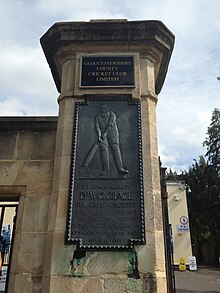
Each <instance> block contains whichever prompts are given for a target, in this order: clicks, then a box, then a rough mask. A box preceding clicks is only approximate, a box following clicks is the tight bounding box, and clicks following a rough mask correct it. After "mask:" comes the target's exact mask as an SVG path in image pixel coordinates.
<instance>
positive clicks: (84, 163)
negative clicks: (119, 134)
mask: <svg viewBox="0 0 220 293" xmlns="http://www.w3.org/2000/svg"><path fill="white" fill-rule="evenodd" d="M98 146H99V144H98V143H96V144H94V145H93V146H92V148H91V150H90V151H89V153H88V155H87V156H86V158H85V160H84V162H83V166H84V167H87V166H88V165H89V163H90V162H91V160H92V158H93V157H94V155H95V152H96V150H97V148H98Z"/></svg>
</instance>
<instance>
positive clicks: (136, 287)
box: [104, 278, 153, 293]
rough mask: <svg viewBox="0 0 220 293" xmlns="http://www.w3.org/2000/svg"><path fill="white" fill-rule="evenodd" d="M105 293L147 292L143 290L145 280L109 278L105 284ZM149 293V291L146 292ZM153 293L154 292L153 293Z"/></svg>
mask: <svg viewBox="0 0 220 293" xmlns="http://www.w3.org/2000/svg"><path fill="white" fill-rule="evenodd" d="M104 287H105V291H104V292H105V293H122V292H123V293H124V292H125V293H137V292H139V293H142V292H145V291H144V289H143V280H141V279H134V278H129V279H124V278H121V279H119V278H109V279H106V280H105V283H104ZM146 292H148V291H146ZM149 292H150V291H149ZM152 292H153V291H152Z"/></svg>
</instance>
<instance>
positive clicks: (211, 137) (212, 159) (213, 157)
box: [203, 109, 220, 175]
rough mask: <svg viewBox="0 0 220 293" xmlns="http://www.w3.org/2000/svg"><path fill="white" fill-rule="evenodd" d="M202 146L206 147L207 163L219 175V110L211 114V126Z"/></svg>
mask: <svg viewBox="0 0 220 293" xmlns="http://www.w3.org/2000/svg"><path fill="white" fill-rule="evenodd" d="M207 135H208V136H207V137H206V139H205V141H204V142H203V145H204V146H206V147H207V153H206V156H207V157H208V161H209V163H210V164H211V165H213V167H214V168H215V170H216V171H217V172H218V174H219V175H220V109H214V111H213V112H212V120H211V124H210V126H209V127H208V131H207Z"/></svg>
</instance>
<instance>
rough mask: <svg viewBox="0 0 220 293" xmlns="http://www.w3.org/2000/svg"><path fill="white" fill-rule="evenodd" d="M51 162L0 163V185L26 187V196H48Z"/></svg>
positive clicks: (51, 171) (51, 169) (51, 170)
mask: <svg viewBox="0 0 220 293" xmlns="http://www.w3.org/2000/svg"><path fill="white" fill-rule="evenodd" d="M52 173H53V161H0V185H26V186H27V189H26V193H27V194H28V195H35V194H41V195H42V194H50V192H51V181H52Z"/></svg>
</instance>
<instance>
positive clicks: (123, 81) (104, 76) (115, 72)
mask: <svg viewBox="0 0 220 293" xmlns="http://www.w3.org/2000/svg"><path fill="white" fill-rule="evenodd" d="M80 87H84V88H91V87H134V57H133V56H115V55H113V56H83V57H81V80H80Z"/></svg>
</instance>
